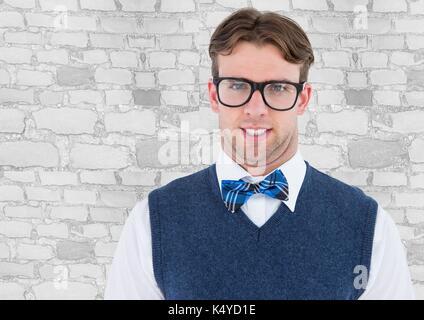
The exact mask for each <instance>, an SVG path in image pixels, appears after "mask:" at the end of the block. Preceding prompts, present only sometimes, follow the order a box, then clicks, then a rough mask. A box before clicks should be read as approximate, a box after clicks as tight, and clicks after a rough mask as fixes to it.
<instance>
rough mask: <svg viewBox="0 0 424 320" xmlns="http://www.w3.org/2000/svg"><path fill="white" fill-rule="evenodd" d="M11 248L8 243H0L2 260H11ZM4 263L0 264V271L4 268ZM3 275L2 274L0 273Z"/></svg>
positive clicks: (0, 257)
mask: <svg viewBox="0 0 424 320" xmlns="http://www.w3.org/2000/svg"><path fill="white" fill-rule="evenodd" d="M9 251H10V250H9V246H8V245H7V244H6V243H0V259H6V260H9V258H10V252H9ZM2 264H3V263H2V262H0V270H1V268H2ZM0 272H1V271H0ZM0 275H1V273H0Z"/></svg>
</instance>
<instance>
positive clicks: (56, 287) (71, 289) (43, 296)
mask: <svg viewBox="0 0 424 320" xmlns="http://www.w3.org/2000/svg"><path fill="white" fill-rule="evenodd" d="M65 283H66V290H64V289H65V288H64V287H62V282H54V281H48V282H42V283H40V284H37V285H34V286H33V287H32V290H33V291H34V293H35V296H36V297H37V299H39V300H94V299H95V298H96V296H97V289H96V287H95V286H93V285H92V284H89V283H82V282H74V281H66V282H65Z"/></svg>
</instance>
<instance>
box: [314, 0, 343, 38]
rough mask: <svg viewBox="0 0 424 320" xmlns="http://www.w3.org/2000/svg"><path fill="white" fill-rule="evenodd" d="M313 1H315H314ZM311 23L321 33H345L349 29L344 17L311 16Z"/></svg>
mask: <svg viewBox="0 0 424 320" xmlns="http://www.w3.org/2000/svg"><path fill="white" fill-rule="evenodd" d="M314 2H315V1H314ZM312 25H313V26H314V29H315V30H316V31H318V32H322V33H337V34H339V33H347V32H348V31H349V30H350V27H349V21H348V20H347V19H346V18H340V17H334V18H331V19H328V18H324V17H313V18H312Z"/></svg>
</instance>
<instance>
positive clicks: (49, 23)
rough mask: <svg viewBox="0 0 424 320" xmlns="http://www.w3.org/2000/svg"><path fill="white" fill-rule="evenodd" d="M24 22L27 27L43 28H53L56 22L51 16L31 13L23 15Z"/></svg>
mask: <svg viewBox="0 0 424 320" xmlns="http://www.w3.org/2000/svg"><path fill="white" fill-rule="evenodd" d="M25 20H26V21H27V24H28V26H31V27H44V28H53V27H55V21H56V20H55V18H54V17H53V16H51V15H47V14H41V13H32V12H27V13H25Z"/></svg>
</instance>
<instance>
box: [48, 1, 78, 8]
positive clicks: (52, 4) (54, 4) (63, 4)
mask: <svg viewBox="0 0 424 320" xmlns="http://www.w3.org/2000/svg"><path fill="white" fill-rule="evenodd" d="M40 6H41V10H43V11H77V10H78V2H77V0H40Z"/></svg>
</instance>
